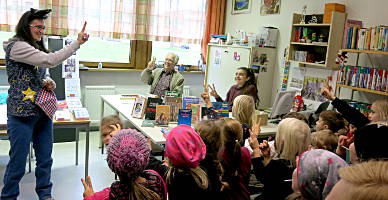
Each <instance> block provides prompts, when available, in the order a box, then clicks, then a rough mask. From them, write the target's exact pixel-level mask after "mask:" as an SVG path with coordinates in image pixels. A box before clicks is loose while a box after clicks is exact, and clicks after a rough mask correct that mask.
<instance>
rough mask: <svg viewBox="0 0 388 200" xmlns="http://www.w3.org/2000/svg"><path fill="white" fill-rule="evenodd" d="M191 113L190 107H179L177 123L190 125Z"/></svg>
mask: <svg viewBox="0 0 388 200" xmlns="http://www.w3.org/2000/svg"><path fill="white" fill-rule="evenodd" d="M191 115H192V110H191V109H179V114H178V125H181V124H186V125H188V126H191Z"/></svg>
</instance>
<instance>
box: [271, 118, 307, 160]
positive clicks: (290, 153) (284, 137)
mask: <svg viewBox="0 0 388 200" xmlns="http://www.w3.org/2000/svg"><path fill="white" fill-rule="evenodd" d="M310 133H311V132H310V128H309V126H308V125H307V124H306V123H305V122H303V121H301V120H299V119H295V118H287V119H283V120H282V121H281V122H280V123H279V126H278V130H277V133H276V137H275V149H276V152H277V153H278V155H279V158H280V159H286V160H289V161H291V164H292V166H296V161H295V160H296V156H298V155H299V154H301V153H302V152H304V151H306V150H307V149H308V147H309V145H310V144H311V141H310V140H311V139H310Z"/></svg>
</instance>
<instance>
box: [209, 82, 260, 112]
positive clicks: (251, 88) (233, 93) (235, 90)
mask: <svg viewBox="0 0 388 200" xmlns="http://www.w3.org/2000/svg"><path fill="white" fill-rule="evenodd" d="M247 87H248V90H247V91H248V92H247V94H246V95H250V96H252V97H253V99H254V100H255V103H257V101H258V100H259V96H258V94H257V92H258V91H257V88H256V86H255V85H248V86H247ZM242 94H243V93H242V90H241V88H240V87H239V86H238V85H233V86H232V87H231V88H230V89H229V91H228V93H227V94H226V99H225V101H224V100H223V99H222V98H221V97H218V98H216V100H217V101H218V102H228V103H229V111H232V107H233V101H234V99H235V98H236V97H237V96H239V95H242Z"/></svg>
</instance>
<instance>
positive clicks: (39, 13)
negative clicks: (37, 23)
mask: <svg viewBox="0 0 388 200" xmlns="http://www.w3.org/2000/svg"><path fill="white" fill-rule="evenodd" d="M29 12H30V16H29V17H28V21H29V22H30V21H32V20H34V19H47V17H48V16H47V15H48V14H49V13H50V12H51V9H45V10H37V9H34V8H31V9H30V11H29Z"/></svg>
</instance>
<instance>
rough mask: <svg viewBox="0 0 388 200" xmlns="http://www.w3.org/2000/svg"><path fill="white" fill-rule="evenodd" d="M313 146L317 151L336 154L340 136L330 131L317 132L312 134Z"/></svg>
mask: <svg viewBox="0 0 388 200" xmlns="http://www.w3.org/2000/svg"><path fill="white" fill-rule="evenodd" d="M311 145H312V146H313V147H314V148H315V149H325V150H328V151H331V152H335V150H336V149H337V145H338V136H336V135H335V134H334V133H333V132H332V131H331V130H329V129H325V130H321V131H317V132H314V133H312V134H311Z"/></svg>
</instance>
